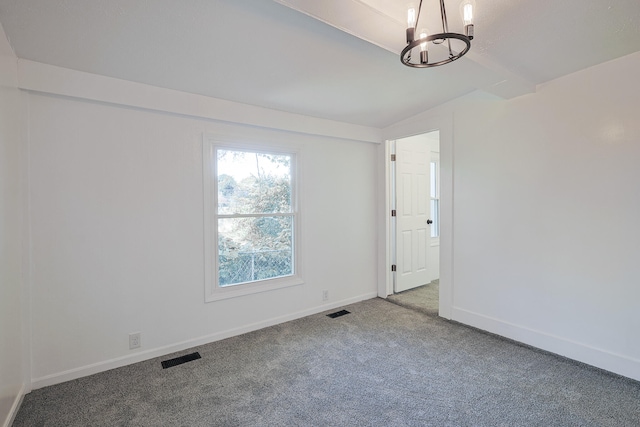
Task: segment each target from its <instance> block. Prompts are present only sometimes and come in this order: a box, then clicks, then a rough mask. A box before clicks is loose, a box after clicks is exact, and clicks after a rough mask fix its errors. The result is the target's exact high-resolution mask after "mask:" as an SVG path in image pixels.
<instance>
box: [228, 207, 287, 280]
mask: <svg viewBox="0 0 640 427" xmlns="http://www.w3.org/2000/svg"><path fill="white" fill-rule="evenodd" d="M218 254H219V255H218V263H219V264H218V278H219V285H220V286H229V285H235V284H239V283H247V282H254V281H257V280H265V279H273V278H275V277H282V276H290V275H292V274H293V217H291V216H272V217H259V218H221V219H218Z"/></svg>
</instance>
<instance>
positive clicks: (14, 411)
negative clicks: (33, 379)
mask: <svg viewBox="0 0 640 427" xmlns="http://www.w3.org/2000/svg"><path fill="white" fill-rule="evenodd" d="M26 393H27V386H26V385H23V386H22V387H21V388H20V391H19V392H18V394H17V396H16V398H15V399H14V401H13V405H11V409H10V410H9V414H8V415H7V418H6V419H5V420H4V424H2V426H3V427H10V426H11V424H13V420H15V419H16V415H18V411H19V410H20V405H22V400H23V399H24V395H25V394H26Z"/></svg>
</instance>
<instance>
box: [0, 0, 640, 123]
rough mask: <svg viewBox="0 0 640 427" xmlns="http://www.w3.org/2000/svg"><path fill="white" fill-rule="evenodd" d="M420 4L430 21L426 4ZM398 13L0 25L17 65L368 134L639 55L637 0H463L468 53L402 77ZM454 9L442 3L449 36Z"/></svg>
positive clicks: (76, 12) (97, 5) (23, 7)
mask: <svg viewBox="0 0 640 427" xmlns="http://www.w3.org/2000/svg"><path fill="white" fill-rule="evenodd" d="M423 1H424V6H423V13H424V14H425V15H424V16H425V17H426V18H425V19H427V21H429V19H430V17H429V15H433V13H432V12H437V9H436V7H437V1H436V0H423ZM405 3H406V1H398V0H275V1H273V0H181V1H179V2H178V1H175V0H109V1H100V2H97V1H96V2H94V1H86V0H57V1H51V0H0V23H1V24H2V26H3V27H4V30H5V33H6V34H7V36H8V38H9V41H10V43H11V45H12V47H13V49H14V51H15V53H16V55H17V56H18V57H20V58H24V59H29V60H33V61H38V62H42V63H46V64H52V65H57V66H61V67H65V68H70V69H74V70H79V71H85V72H90V73H95V74H101V75H105V76H110V77H116V78H121V79H126V80H131V81H136V82H141V83H147V84H151V85H155V86H160V87H166V88H171V89H176V90H181V91H185V92H192V93H198V94H203V95H207V96H212V97H216V98H221V99H227V100H231V101H238V102H243V103H247V104H252V105H258V106H262V107H267V108H273V109H277V110H282V111H290V112H296V113H300V114H306V115H310V116H315V117H322V118H327V119H332V120H338V121H343V122H349V123H356V124H361V125H367V126H374V127H385V126H388V125H390V124H392V123H395V122H397V121H399V120H401V119H403V118H405V117H409V116H412V115H414V114H417V113H419V112H422V111H424V110H426V109H429V108H432V107H434V106H437V105H439V104H441V103H443V102H446V101H448V100H451V99H454V98H456V97H459V96H462V95H464V94H466V93H469V92H472V91H474V90H476V89H481V90H485V91H488V92H491V93H494V94H497V95H501V96H504V97H512V96H517V95H519V94H522V93H526V92H529V91H532V90H533V89H534V87H535V85H537V84H539V83H543V82H545V81H548V80H551V79H554V78H557V77H560V76H562V75H565V74H568V73H571V72H574V71H577V70H580V69H583V68H586V67H589V66H591V65H595V64H598V63H601V62H604V61H608V60H611V59H614V58H617V57H620V56H623V55H626V54H629V53H632V52H636V51H638V50H640V1H638V0H562V1H558V0H536V1H525V0H476V3H477V6H478V7H477V19H476V38H475V40H474V41H473V42H472V49H471V51H470V52H469V54H467V55H466V56H465V57H464V58H462V59H461V60H459V61H456V62H454V63H452V64H449V65H446V66H443V67H438V68H432V69H410V68H407V67H405V66H403V65H402V64H401V63H400V60H399V55H398V54H399V51H400V49H401V48H402V47H403V44H404V37H405V34H404V26H405V24H404V13H405V12H404V9H405ZM458 3H459V2H458V1H449V0H447V1H446V4H447V7H448V9H447V11H448V15H449V25H450V28H451V29H452V30H457V31H460V28H461V24H460V17H459V14H458ZM432 22H433V21H432ZM427 25H428V26H429V25H431V26H433V25H436V28H437V24H433V23H427Z"/></svg>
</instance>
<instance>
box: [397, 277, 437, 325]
mask: <svg viewBox="0 0 640 427" xmlns="http://www.w3.org/2000/svg"><path fill="white" fill-rule="evenodd" d="M439 298H440V280H434V281H433V282H431V283H427V284H426V285H423V286H419V287H417V288H413V289H409V290H408V291H404V292H400V293H397V294H393V295H389V296H388V297H387V301H390V302H392V303H394V304H398V305H401V306H403V307H406V308H409V309H411V310H416V311H419V312H421V313H424V314H427V315H429V316H437V315H438V312H439V309H438V304H439V301H440V300H439Z"/></svg>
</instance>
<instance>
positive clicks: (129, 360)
mask: <svg viewBox="0 0 640 427" xmlns="http://www.w3.org/2000/svg"><path fill="white" fill-rule="evenodd" d="M377 296H378V294H377V292H369V293H366V294H363V295H359V296H356V297H353V298H347V299H344V300H340V301H336V302H332V303H329V304H324V305H321V306H317V307H313V308H310V309H307V310H302V311H298V312H295V313H290V314H287V315H284V316H279V317H274V318H272V319H267V320H263V321H261V322H256V323H252V324H249V325H244V326H240V327H238V328H233V329H229V330H226V331H221V332H217V333H215V334H211V335H206V336H203V337H199V338H194V339H190V340H186V341H182V342H179V343H175V344H171V345H167V346H163V347H157V348H154V349H150V350H145V351H142V352H139V353H135V354H132V355H126V356H121V357H117V358H114V359H110V360H105V361H102V362H98V363H94V364H91V365H86V366H81V367H78V368H74V369H70V370H67V371H64V372H59V373H55V374H51V375H46V376H44V377H40V378H33V379H32V381H31V387H32V389H33V390H35V389H38V388H42V387H47V386H50V385H54V384H59V383H62V382H65V381H71V380H75V379H77V378H82V377H86V376H88V375H93V374H97V373H99V372H104V371H108V370H110V369H114V368H120V367H122V366H126V365H131V364H133V363H138V362H142V361H144V360H149V359H153V358H154V357H160V356H165V355H167V354H171V353H175V352H178V351H182V350H186V349H189V348H192V347H197V346H200V345H204V344H209V343H212V342H215V341H220V340H223V339H226V338H230V337H234V336H236V335H241V334H244V333H247V332H252V331H256V330H258V329H262V328H266V327H269V326H273V325H277V324H280V323H284V322H288V321H290V320H295V319H299V318H301V317H306V316H310V315H312V314H317V313H321V312H323V311H326V310H331V309H334V308H337V307H342V306H345V305H349V304H353V303H356V302H360V301H364V300H368V299H372V298H376V297H377Z"/></svg>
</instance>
